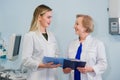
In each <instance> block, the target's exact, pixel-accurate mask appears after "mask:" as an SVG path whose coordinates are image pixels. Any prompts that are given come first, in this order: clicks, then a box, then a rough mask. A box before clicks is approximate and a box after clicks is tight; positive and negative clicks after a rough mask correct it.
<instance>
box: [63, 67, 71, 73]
mask: <svg viewBox="0 0 120 80" xmlns="http://www.w3.org/2000/svg"><path fill="white" fill-rule="evenodd" d="M71 71H72V69H71V68H65V69H63V72H64V73H66V74H67V73H70V72H71Z"/></svg>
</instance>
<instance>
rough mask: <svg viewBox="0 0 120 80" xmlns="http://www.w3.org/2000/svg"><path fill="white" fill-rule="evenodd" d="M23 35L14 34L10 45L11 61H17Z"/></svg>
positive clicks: (9, 55)
mask: <svg viewBox="0 0 120 80" xmlns="http://www.w3.org/2000/svg"><path fill="white" fill-rule="evenodd" d="M21 37H22V36H21V35H17V34H13V35H11V36H10V39H9V43H8V51H7V58H8V59H9V60H15V59H17V57H18V55H19V51H20V43H21Z"/></svg>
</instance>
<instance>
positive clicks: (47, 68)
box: [22, 4, 60, 80]
mask: <svg viewBox="0 0 120 80" xmlns="http://www.w3.org/2000/svg"><path fill="white" fill-rule="evenodd" d="M51 19H52V9H51V8H50V7H48V6H46V5H44V4H42V5H39V6H38V7H37V8H36V9H35V11H34V14H33V19H32V22H31V27H30V31H29V32H28V33H26V34H25V35H24V40H23V51H22V65H23V66H24V67H26V68H27V69H28V70H30V73H29V75H28V76H27V80H57V72H56V68H57V67H59V66H60V64H58V65H55V64H53V63H52V62H50V63H46V64H44V63H43V62H42V60H43V57H44V56H49V57H55V56H56V54H58V53H59V50H58V46H57V42H56V39H55V37H54V35H53V34H52V32H50V31H49V30H47V28H48V26H49V25H50V23H51Z"/></svg>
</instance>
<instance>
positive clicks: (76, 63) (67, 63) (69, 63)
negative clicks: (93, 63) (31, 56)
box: [43, 56, 86, 70]
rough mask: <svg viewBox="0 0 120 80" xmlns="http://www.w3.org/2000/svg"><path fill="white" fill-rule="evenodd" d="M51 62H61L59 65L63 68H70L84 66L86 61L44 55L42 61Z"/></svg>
mask: <svg viewBox="0 0 120 80" xmlns="http://www.w3.org/2000/svg"><path fill="white" fill-rule="evenodd" d="M49 62H53V63H54V64H61V67H62V68H63V69H64V68H67V67H68V68H71V69H73V70H74V69H76V68H77V67H85V65H86V62H85V61H80V60H77V59H74V60H73V59H66V58H59V57H47V56H44V58H43V63H49Z"/></svg>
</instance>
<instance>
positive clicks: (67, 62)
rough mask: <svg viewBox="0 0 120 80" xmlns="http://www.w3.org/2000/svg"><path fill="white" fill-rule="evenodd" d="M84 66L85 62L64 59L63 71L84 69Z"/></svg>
mask: <svg viewBox="0 0 120 80" xmlns="http://www.w3.org/2000/svg"><path fill="white" fill-rule="evenodd" d="M85 65H86V62H85V61H80V60H70V59H64V64H63V69H64V68H71V69H73V70H74V69H76V68H77V67H85Z"/></svg>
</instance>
